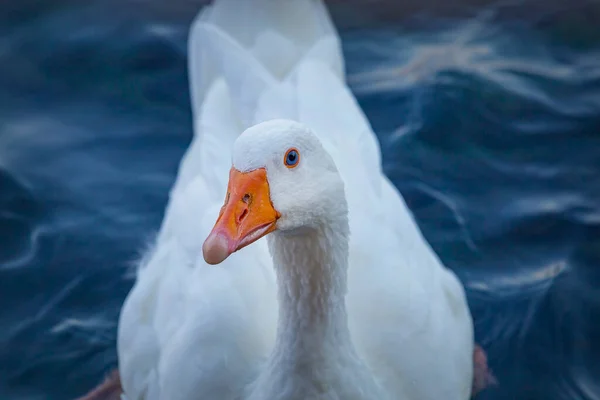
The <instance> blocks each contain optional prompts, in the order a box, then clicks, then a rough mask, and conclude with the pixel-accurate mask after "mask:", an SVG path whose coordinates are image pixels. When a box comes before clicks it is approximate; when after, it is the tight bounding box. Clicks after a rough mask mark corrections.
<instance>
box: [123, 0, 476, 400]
mask: <svg viewBox="0 0 600 400" xmlns="http://www.w3.org/2000/svg"><path fill="white" fill-rule="evenodd" d="M189 50H190V54H189V55H190V86H191V95H192V102H193V113H194V129H195V135H194V138H193V140H192V143H191V144H190V147H189V148H188V150H187V152H186V154H185V156H184V157H183V159H182V162H181V165H180V169H179V173H178V176H177V180H176V182H175V184H174V186H173V188H172V191H171V195H170V201H169V204H168V206H167V209H166V213H165V218H164V221H163V224H162V226H161V229H160V231H159V233H158V235H157V238H156V241H155V244H154V246H153V248H152V249H151V250H150V251H149V252H148V254H147V255H146V257H145V258H144V260H143V262H142V263H141V265H140V268H139V270H138V274H137V279H136V282H135V285H134V287H133V288H132V290H131V292H130V293H129V295H128V297H127V299H126V301H125V304H124V306H123V309H122V311H121V316H120V321H119V332H118V355H119V371H120V378H121V384H122V387H123V390H124V398H126V399H128V400H141V399H144V400H159V399H160V400H190V399H222V400H230V399H231V400H233V399H236V400H278V399H281V400H283V399H287V400H292V399H322V400H326V399H327V400H329V399H365V400H366V399H377V400H382V399H384V400H385V399H405V400H433V399H442V398H443V399H452V400H466V399H468V398H469V397H470V396H471V387H472V382H473V348H474V347H473V346H474V345H473V326H472V319H471V315H470V313H469V309H468V306H467V302H466V299H465V294H464V290H463V287H462V285H461V284H460V282H459V281H458V279H457V278H456V277H455V275H454V274H453V273H452V272H451V271H449V270H448V269H446V268H445V267H444V266H443V265H442V263H441V262H440V260H439V259H438V257H437V256H436V255H435V253H434V252H433V251H432V249H431V248H430V246H429V245H428V243H427V242H426V240H425V239H424V238H423V236H422V234H421V232H420V230H419V228H418V227H417V225H416V223H415V221H414V219H413V217H412V215H411V213H410V211H409V209H408V207H407V206H406V204H405V203H404V201H403V199H402V196H401V195H400V194H399V193H398V191H397V190H396V189H395V188H394V186H393V185H392V184H391V183H390V182H389V180H388V179H387V178H386V177H385V175H384V174H383V172H382V169H381V157H380V149H379V144H378V142H377V139H376V137H375V135H374V134H373V131H372V129H371V127H370V125H369V123H368V121H367V119H366V118H365V116H364V114H363V113H362V111H361V110H360V108H359V106H358V105H357V102H356V100H355V98H354V97H353V95H352V93H351V92H350V90H349V89H348V87H347V86H346V84H345V81H344V72H343V70H344V60H343V57H342V53H341V48H340V41H339V37H338V35H337V33H336V31H335V29H334V28H333V26H332V24H331V21H330V19H329V16H328V14H327V11H326V9H325V7H324V6H323V4H322V3H321V2H320V1H316V0H289V1H281V0H252V1H244V2H240V1H239V0H217V1H216V2H215V3H214V4H213V5H211V6H208V7H205V8H204V9H203V10H202V11H201V12H200V14H199V15H198V17H197V18H196V20H195V22H194V24H193V27H192V30H191V33H190V42H189ZM242 132H243V134H242ZM307 138H308V139H307ZM296 147H297V148H298V149H299V159H300V165H299V166H298V168H297V169H296V170H295V172H293V173H294V174H296V175H289V176H288V175H286V174H288V173H292V172H290V171H291V170H290V171H288V170H286V169H285V168H283V167H281V166H279V167H277V168H280V169H281V171H280V170H277V171H278V172H274V171H275V169H274V168H276V167H265V165H267V164H268V165H271V164H269V163H276V162H279V161H281V160H282V159H283V157H284V156H283V155H282V154H280V152H281V151H286V149H288V148H289V149H292V148H296ZM306 149H309V150H306ZM315 149H316V150H315ZM286 154H287V153H286ZM317 155H318V156H317ZM314 160H321V161H314ZM322 160H326V161H322ZM232 161H233V167H232ZM273 165H275V164H273ZM309 167H310V168H312V169H309ZM232 168H233V169H232ZM262 168H266V171H267V172H266V173H265V176H264V177H263V178H261V179H266V180H267V181H268V185H269V190H268V191H267V192H268V193H270V194H269V196H270V199H271V202H272V206H273V207H274V210H275V211H274V212H276V213H278V214H281V218H279V219H278V220H277V222H276V224H275V222H273V224H274V225H273V226H272V227H273V229H276V230H275V231H273V232H272V233H269V234H268V235H267V236H266V237H265V238H262V239H259V240H257V241H255V242H254V243H251V244H249V245H247V246H245V247H243V248H241V249H240V250H239V251H233V252H228V254H227V257H226V258H223V257H218V255H219V254H217V253H214V252H213V253H214V254H217V256H215V255H214V254H213V253H211V251H212V250H215V249H217V250H219V249H220V250H223V249H225V247H226V246H225V244H223V246H225V247H223V248H220V247H219V246H220V245H221V244H222V243H221V242H218V240H217V239H219V240H221V239H222V237H221V236H219V237H217V239H214V238H215V237H216V236H214V235H215V234H214V231H215V229H216V228H215V221H216V220H217V217H218V216H219V215H225V214H223V212H225V213H227V212H228V211H227V210H228V208H227V207H229V206H228V204H230V202H232V201H234V200H235V199H233V200H230V199H229V195H228V194H227V193H231V185H232V183H231V182H232V179H234V177H237V176H238V175H236V174H242V175H243V174H248V173H250V172H252V171H255V170H257V169H262ZM269 168H270V169H269ZM302 168H306V170H304V171H305V172H302V171H303V169H302ZM231 171H233V172H231ZM236 171H237V172H236ZM310 171H312V174H309V172H310ZM302 174H304V175H302ZM244 176H245V175H244ZM281 176H287V177H288V178H285V179H283V178H280V177H281ZM235 179H238V178H235ZM240 179H241V178H240ZM244 179H245V178H244ZM323 188H327V190H325V189H323ZM336 188H337V189H336ZM334 189H335V190H334ZM261 190H262V189H261ZM238 200H239V199H238ZM317 200H318V201H317ZM224 201H225V205H224ZM244 201H245V202H246V199H244ZM256 203H257V202H255V203H252V204H255V205H256ZM231 204H233V203H231ZM236 204H238V203H236ZM239 204H241V203H239ZM245 204H248V203H245ZM252 204H251V205H250V214H248V215H254V214H252V212H253V211H252V207H254V206H253V205H252ZM260 204H262V201H261V203H260ZM265 204H266V203H265ZM231 207H233V206H231ZM223 209H225V211H223ZM231 212H233V211H231ZM236 215H238V214H236ZM240 215H241V214H240ZM244 215H245V214H244ZM261 215H262V214H261ZM332 215H333V216H335V218H334V217H331V218H330V216H332ZM238 217H239V215H238ZM219 218H220V219H219V221H220V220H221V217H219ZM249 218H250V217H249ZM219 223H220V222H218V223H217V225H218V224H219ZM211 232H213V233H211ZM207 237H209V238H213V239H214V240H213V242H214V243H213V242H210V243H209V240H207V243H209V246H207V245H206V244H205V248H204V256H203V242H204V239H205V238H207ZM215 240H217V241H215ZM223 240H224V239H223ZM215 243H216V244H215ZM223 243H224V242H223ZM227 243H229V242H227ZM207 248H208V250H207ZM234 250H235V249H234ZM207 251H208V258H210V256H211V254H212V255H213V256H214V257H217V258H218V260H216V261H219V262H220V265H218V266H211V265H209V264H208V263H207V261H206V260H205V257H207V253H206V252H207ZM215 251H216V250H215ZM221 258H223V259H221ZM209 261H210V260H209Z"/></svg>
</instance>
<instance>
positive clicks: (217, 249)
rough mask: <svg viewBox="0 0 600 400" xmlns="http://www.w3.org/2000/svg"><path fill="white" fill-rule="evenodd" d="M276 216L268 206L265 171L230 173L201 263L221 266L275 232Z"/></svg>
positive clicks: (275, 212)
mask: <svg viewBox="0 0 600 400" xmlns="http://www.w3.org/2000/svg"><path fill="white" fill-rule="evenodd" d="M279 217H280V214H279V212H277V210H275V208H274V207H273V203H271V195H270V192H269V182H268V181H267V171H266V170H265V169H264V168H259V169H256V170H254V171H250V172H240V171H238V170H237V169H235V168H233V167H232V168H231V170H230V171H229V184H228V186H227V197H226V199H225V204H224V205H223V207H222V208H221V212H220V213H219V218H217V222H216V223H215V226H214V227H213V229H212V231H211V232H210V235H208V237H207V238H206V240H205V241H204V245H203V246H202V253H203V254H204V260H205V261H206V262H207V263H209V264H212V265H215V264H219V263H221V262H223V261H224V260H225V259H226V258H227V257H229V256H230V255H231V254H232V253H233V252H235V251H238V250H239V249H241V248H243V247H246V246H248V245H249V244H250V243H254V242H255V241H257V240H258V239H260V238H261V237H263V236H265V235H266V234H268V233H270V232H273V231H274V230H275V225H276V223H277V219H278V218H279Z"/></svg>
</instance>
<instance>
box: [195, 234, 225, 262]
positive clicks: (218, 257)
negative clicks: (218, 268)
mask: <svg viewBox="0 0 600 400" xmlns="http://www.w3.org/2000/svg"><path fill="white" fill-rule="evenodd" d="M229 247H230V246H229V240H227V237H225V236H224V235H223V234H220V233H214V232H213V233H211V234H210V235H209V236H208V237H207V238H206V240H205V241H204V244H203V245H202V255H203V256H204V261H206V263H208V264H210V265H217V264H220V263H222V262H223V261H225V259H226V258H227V257H229V255H230V254H231V251H230V250H229Z"/></svg>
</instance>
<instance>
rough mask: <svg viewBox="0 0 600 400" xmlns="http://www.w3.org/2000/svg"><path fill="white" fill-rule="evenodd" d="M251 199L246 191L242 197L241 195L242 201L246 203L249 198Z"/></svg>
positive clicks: (248, 202) (248, 201)
mask: <svg viewBox="0 0 600 400" xmlns="http://www.w3.org/2000/svg"><path fill="white" fill-rule="evenodd" d="M251 199H252V197H251V196H250V194H248V193H246V194H245V195H244V197H242V201H243V202H244V203H246V204H250V200H251Z"/></svg>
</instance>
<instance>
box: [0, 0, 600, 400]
mask: <svg viewBox="0 0 600 400" xmlns="http://www.w3.org/2000/svg"><path fill="white" fill-rule="evenodd" d="M166 3H168V2H165V3H164V4H162V5H160V4H158V3H157V2H152V3H147V4H144V3H143V2H132V1H130V2H128V1H121V2H115V1H112V0H107V1H104V2H102V1H100V0H96V1H91V0H90V1H87V2H74V1H62V2H50V1H46V2H40V1H37V2H36V1H30V0H28V1H26V2H23V3H19V2H3V3H2V4H1V5H0V327H1V329H0V399H11V400H12V399H71V398H74V397H76V396H78V395H81V394H82V393H84V392H85V391H86V390H88V389H89V388H91V387H92V386H94V385H95V384H96V383H97V382H98V381H99V380H101V379H102V377H103V375H104V374H105V373H106V372H107V371H108V370H110V369H111V368H113V367H114V366H115V364H116V361H117V360H116V351H115V339H116V322H117V317H118V313H119V309H120V307H121V304H122V302H123V300H124V298H125V296H126V294H127V292H128V291H129V289H130V287H131V285H132V283H133V281H132V274H131V268H130V267H131V266H132V265H133V264H134V263H135V260H136V259H137V258H138V257H139V254H140V251H141V250H142V249H143V248H144V245H145V244H146V243H147V241H148V240H149V239H150V238H151V237H152V234H153V233H154V232H155V231H156V230H157V228H158V226H159V224H160V221H161V219H162V213H163V209H164V207H165V205H166V201H167V195H168V191H169V188H170V185H171V184H172V182H173V180H174V178H175V175H176V172H177V166H178V162H179V159H180V157H181V156H182V154H183V152H184V150H185V149H186V147H187V145H188V144H189V141H190V139H191V136H192V123H191V122H192V121H191V114H190V105H189V94H188V82H187V64H186V63H187V59H186V57H187V54H186V40H187V29H188V26H189V22H190V20H191V18H193V16H194V13H195V11H196V10H195V7H190V6H189V4H188V5H187V6H186V7H175V3H173V4H174V5H173V6H172V7H171V6H169V5H168V4H166ZM531 4H532V2H529V3H525V4H523V5H507V6H503V7H492V6H490V5H488V6H481V7H479V8H473V7H472V6H469V11H468V12H467V13H466V17H464V18H456V17H453V18H449V17H447V16H432V14H431V13H430V14H428V13H423V12H421V13H418V14H415V15H414V16H413V17H411V18H407V19H406V20H404V22H403V23H402V24H399V23H396V24H394V25H389V23H387V24H384V23H381V24H369V25H368V28H366V27H363V28H360V29H359V28H356V27H354V28H352V29H349V28H347V29H346V28H345V29H343V32H342V37H343V40H344V46H345V53H346V57H347V66H348V72H349V82H350V84H351V86H352V89H353V90H354V92H355V93H356V95H357V96H358V98H359V100H360V103H361V105H362V106H363V108H364V110H365V112H366V113H367V115H368V117H369V119H370V120H371V122H372V124H373V127H374V128H375V131H376V132H377V134H378V135H379V138H380V141H381V145H382V148H383V159H384V166H385V171H386V173H387V174H388V175H389V176H390V177H391V179H392V180H393V182H394V183H395V184H396V186H397V187H398V188H399V189H400V190H401V192H402V193H403V195H404V196H405V198H406V200H407V202H408V203H409V205H410V207H411V209H412V210H413V212H414V213H415V216H416V218H417V220H418V221H419V224H420V226H421V228H422V229H423V231H424V233H425V236H426V237H427V238H428V240H429V241H430V242H431V243H432V245H433V247H434V248H435V249H436V251H437V252H438V253H439V254H440V256H441V258H442V259H443V260H444V262H445V263H446V264H447V265H448V266H449V267H451V268H452V269H453V270H454V271H456V272H457V274H458V275H459V277H460V278H461V279H462V280H463V282H464V283H465V285H466V287H467V291H468V294H469V298H470V302H471V306H472V311H473V315H474V319H475V323H476V334H477V338H478V341H479V342H480V343H482V344H483V345H484V347H485V348H486V349H487V350H488V352H489V357H490V363H491V365H492V367H493V369H494V370H495V372H496V374H497V376H498V378H499V380H500V381H501V385H500V386H499V387H497V388H495V389H493V390H490V391H488V392H486V393H484V394H482V396H481V398H482V399H518V400H527V399H540V400H551V399H600V175H599V174H600V6H598V4H599V3H597V2H583V1H571V2H567V3H566V4H565V5H563V6H561V7H558V6H548V7H541V8H540V7H539V3H537V4H538V6H537V8H535V9H532V8H530V6H531ZM528 7H529V8H528ZM342 11H343V10H342ZM336 15H337V16H338V17H337V18H338V19H337V22H338V23H339V24H340V26H344V22H348V21H345V20H344V18H346V17H343V16H344V15H350V13H345V14H344V13H343V12H339V13H337V14H336ZM347 18H350V17H347ZM353 18H354V17H353ZM347 25H351V24H347Z"/></svg>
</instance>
